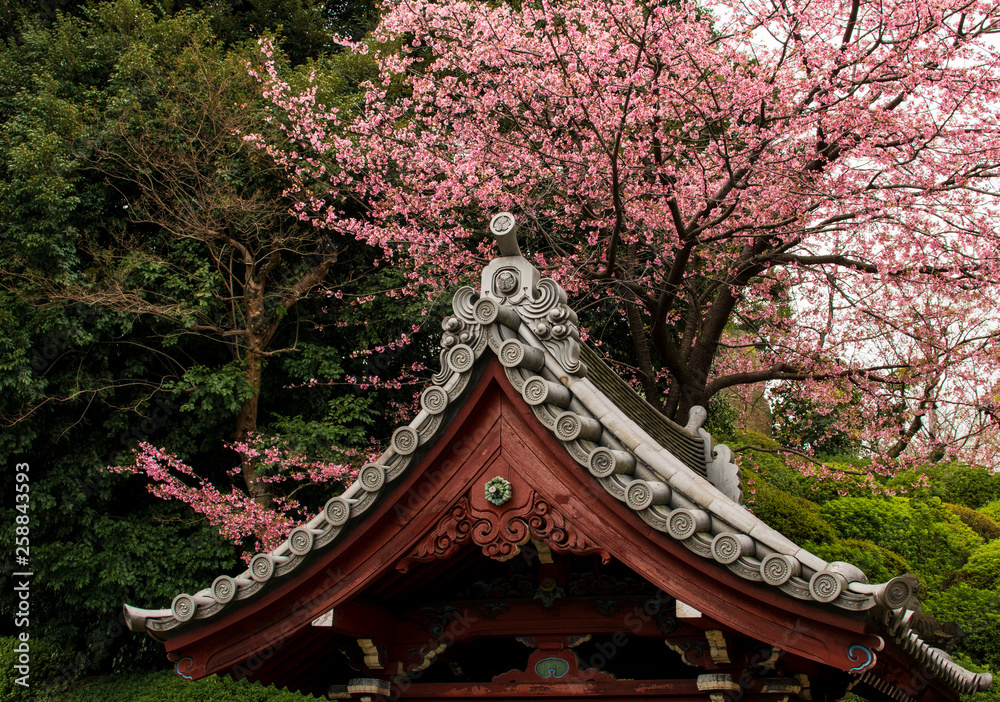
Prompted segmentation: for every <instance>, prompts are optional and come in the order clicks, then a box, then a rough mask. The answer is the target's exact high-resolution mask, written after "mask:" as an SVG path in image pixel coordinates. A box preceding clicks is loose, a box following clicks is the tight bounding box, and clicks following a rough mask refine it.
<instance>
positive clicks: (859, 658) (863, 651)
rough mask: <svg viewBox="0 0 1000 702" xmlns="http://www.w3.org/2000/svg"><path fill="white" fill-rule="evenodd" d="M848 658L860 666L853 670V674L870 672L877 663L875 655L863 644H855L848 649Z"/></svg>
mask: <svg viewBox="0 0 1000 702" xmlns="http://www.w3.org/2000/svg"><path fill="white" fill-rule="evenodd" d="M847 658H848V660H850V661H851V662H852V663H857V664H858V665H856V666H854V667H853V668H851V670H850V672H852V673H860V672H861V671H863V670H868V669H869V668H871V667H872V666H873V665H875V661H876V658H875V654H874V653H872V652H871V651H870V650H869V649H867V648H865V647H864V646H862V645H861V644H854V645H852V646H851V647H849V648H848V649H847Z"/></svg>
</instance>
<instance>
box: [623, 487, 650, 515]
mask: <svg viewBox="0 0 1000 702" xmlns="http://www.w3.org/2000/svg"><path fill="white" fill-rule="evenodd" d="M625 502H626V504H628V506H629V507H631V508H632V509H635V510H640V509H646V508H647V507H649V506H650V505H652V504H653V489H652V488H651V487H650V486H649V483H647V482H646V481H645V480H636V481H634V482H633V483H632V484H631V485H629V486H628V489H627V490H626V491H625Z"/></svg>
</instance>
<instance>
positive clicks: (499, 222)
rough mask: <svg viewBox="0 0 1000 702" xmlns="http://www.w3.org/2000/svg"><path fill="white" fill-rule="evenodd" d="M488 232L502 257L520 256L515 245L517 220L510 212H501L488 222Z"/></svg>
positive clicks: (519, 251)
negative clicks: (491, 234)
mask: <svg viewBox="0 0 1000 702" xmlns="http://www.w3.org/2000/svg"><path fill="white" fill-rule="evenodd" d="M490 231H491V232H492V233H493V236H494V238H495V239H496V240H497V245H498V246H499V247H500V255H502V256H520V255H521V249H520V248H519V247H518V245H517V233H516V232H517V220H515V219H514V215H512V214H511V213H510V212H501V213H500V214H498V215H495V216H494V217H493V219H491V220H490Z"/></svg>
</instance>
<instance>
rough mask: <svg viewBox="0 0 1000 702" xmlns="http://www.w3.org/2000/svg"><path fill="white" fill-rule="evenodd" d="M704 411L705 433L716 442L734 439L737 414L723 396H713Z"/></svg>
mask: <svg viewBox="0 0 1000 702" xmlns="http://www.w3.org/2000/svg"><path fill="white" fill-rule="evenodd" d="M705 409H706V410H708V418H707V419H706V420H705V431H707V432H708V433H709V434H711V435H712V437H713V438H714V439H715V440H716V441H718V442H729V441H732V440H733V439H735V438H736V436H737V431H738V430H737V427H736V424H737V420H738V419H739V412H738V411H737V410H736V408H735V407H734V406H733V404H732V403H731V402H729V400H727V399H726V397H725V396H724V395H722V394H717V395H714V396H713V397H712V399H710V400H709V401H708V406H707V407H706V408H705Z"/></svg>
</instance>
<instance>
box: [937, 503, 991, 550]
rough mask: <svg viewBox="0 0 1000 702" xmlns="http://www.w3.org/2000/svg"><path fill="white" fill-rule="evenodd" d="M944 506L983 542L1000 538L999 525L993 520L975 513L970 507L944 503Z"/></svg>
mask: <svg viewBox="0 0 1000 702" xmlns="http://www.w3.org/2000/svg"><path fill="white" fill-rule="evenodd" d="M944 506H945V507H947V508H948V509H950V510H951V512H952V513H953V514H954V515H955V516H956V517H958V518H959V519H961V520H962V522H963V523H964V524H965V525H966V526H967V527H969V528H970V529H972V530H973V531H974V532H976V533H977V534H979V536H980V537H981V538H982V539H983V541H992V540H993V539H997V538H1000V524H997V523H996V521H995V520H993V519H990V518H989V517H987V516H986V515H985V514H982V513H980V512H977V511H976V510H974V509H972V508H971V507H966V506H965V505H956V504H952V503H950V502H945V503H944Z"/></svg>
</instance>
